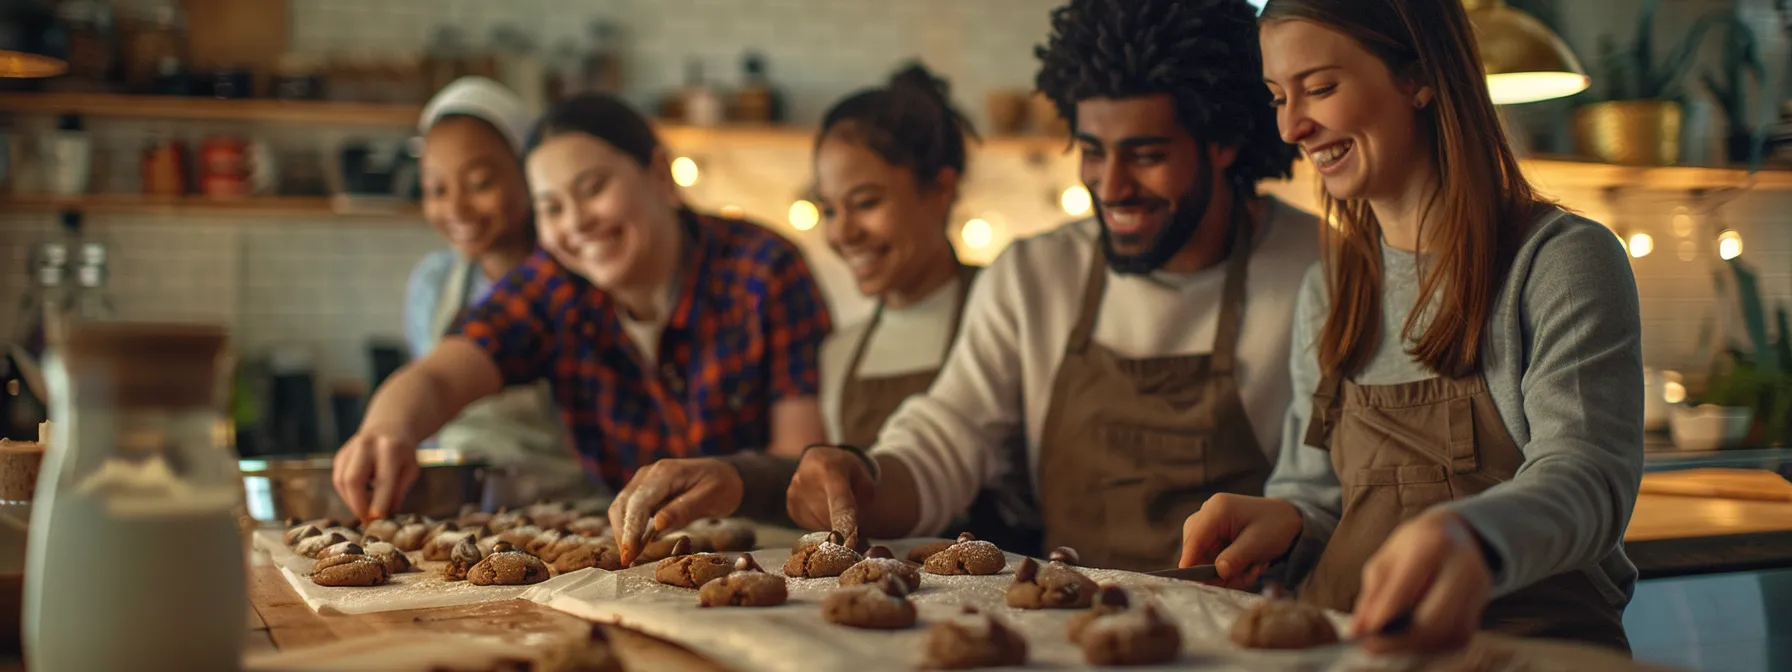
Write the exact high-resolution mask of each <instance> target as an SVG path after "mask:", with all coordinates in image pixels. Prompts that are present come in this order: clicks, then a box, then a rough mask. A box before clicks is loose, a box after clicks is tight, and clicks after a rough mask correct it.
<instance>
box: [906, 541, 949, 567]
mask: <svg viewBox="0 0 1792 672" xmlns="http://www.w3.org/2000/svg"><path fill="white" fill-rule="evenodd" d="M954 543H957V542H951V541H936V542H933V543H930V544H922V545H920V546H916V547H914V548H913V549H910V550H909V552H908V561H909V562H912V563H915V564H917V565H919V564H921V563H924V562H927V559H928V558H931V557H933V556H934V554H936V553H939V552H940V551H943V550H946V549H948V548H951V547H952V544H954Z"/></svg>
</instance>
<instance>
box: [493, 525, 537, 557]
mask: <svg viewBox="0 0 1792 672" xmlns="http://www.w3.org/2000/svg"><path fill="white" fill-rule="evenodd" d="M540 534H541V528H539V527H535V526H533V525H520V526H517V527H512V528H510V529H508V530H505V531H503V532H494V533H493V534H492V535H491V536H484V537H480V538H479V550H481V551H485V554H486V555H491V553H492V547H494V546H496V545H497V544H498V542H500V541H508V542H510V545H511V546H513V547H516V548H523V547H524V546H526V545H528V543H529V542H531V541H534V540H535V537H536V536H538V535H540Z"/></svg>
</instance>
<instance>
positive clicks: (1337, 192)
mask: <svg viewBox="0 0 1792 672" xmlns="http://www.w3.org/2000/svg"><path fill="white" fill-rule="evenodd" d="M1260 24H1261V27H1262V49H1263V63H1264V82H1265V84H1266V85H1267V86H1268V87H1269V89H1270V91H1271V93H1272V95H1273V96H1274V99H1275V104H1276V105H1277V107H1278V108H1279V109H1278V124H1279V125H1280V128H1281V131H1282V135H1283V138H1284V139H1285V140H1287V141H1288V142H1290V143H1293V144H1296V145H1298V146H1299V147H1300V148H1301V149H1302V151H1303V153H1304V154H1306V156H1307V157H1308V159H1309V160H1310V161H1312V163H1313V166H1314V168H1315V170H1316V171H1317V172H1318V173H1319V175H1320V180H1321V182H1322V183H1323V184H1324V187H1325V194H1324V206H1325V211H1326V215H1327V221H1331V222H1333V223H1334V225H1333V226H1332V227H1330V230H1329V231H1326V232H1325V239H1326V245H1325V250H1324V257H1323V262H1322V263H1321V264H1319V265H1318V266H1316V267H1315V268H1314V270H1313V271H1312V272H1311V273H1309V275H1308V277H1307V279H1306V282H1305V285H1304V288H1303V292H1302V295H1301V297H1300V304H1299V306H1300V307H1299V308H1298V309H1297V311H1296V319H1295V334H1294V338H1295V350H1294V351H1293V353H1292V355H1291V363H1290V370H1291V372H1292V377H1293V384H1294V392H1295V395H1296V402H1295V403H1294V405H1293V408H1291V409H1290V411H1289V414H1288V424H1287V431H1286V432H1284V437H1285V440H1284V442H1283V446H1282V450H1281V453H1280V455H1279V457H1278V464H1277V465H1276V469H1275V473H1274V475H1273V476H1272V477H1271V478H1270V482H1269V485H1268V487H1267V490H1266V494H1267V495H1268V497H1265V498H1257V497H1239V496H1230V495H1219V496H1216V497H1214V498H1213V499H1212V500H1210V501H1209V502H1208V504H1207V505H1206V506H1204V507H1203V508H1202V510H1201V511H1200V512H1198V513H1196V514H1195V515H1193V516H1191V517H1190V518H1189V519H1188V521H1187V522H1186V524H1185V526H1184V535H1183V557H1182V564H1183V565H1184V566H1190V565H1196V564H1205V563H1213V564H1215V565H1217V569H1218V570H1219V573H1220V576H1221V577H1222V581H1224V582H1226V583H1229V584H1232V585H1244V584H1249V583H1252V582H1255V581H1257V580H1259V579H1267V580H1274V581H1281V582H1285V583H1287V584H1289V585H1291V586H1294V587H1296V588H1297V592H1298V595H1299V597H1301V598H1302V599H1303V600H1306V601H1309V602H1312V603H1315V604H1318V605H1321V606H1325V607H1330V608H1334V609H1339V610H1344V611H1352V612H1354V628H1355V630H1356V631H1357V632H1358V633H1361V634H1366V635H1368V636H1369V640H1368V644H1369V646H1370V648H1372V649H1377V650H1389V649H1413V648H1442V647H1451V646H1457V645H1460V644H1462V643H1464V642H1466V641H1467V640H1468V638H1469V637H1470V636H1471V635H1472V634H1473V633H1474V631H1475V630H1477V629H1480V628H1485V629H1489V630H1494V631H1500V632H1505V633H1508V634H1514V635H1519V636H1532V637H1551V638H1563V639H1573V640H1579V641H1583V642H1588V643H1593V644H1598V645H1603V646H1609V647H1613V648H1617V649H1621V650H1626V651H1627V650H1628V642H1627V640H1626V639H1625V636H1624V629H1623V624H1622V615H1623V611H1624V607H1625V605H1626V604H1627V603H1628V602H1629V599H1630V595H1631V593H1632V589H1633V587H1634V586H1635V583H1636V576H1637V575H1636V569H1635V567H1634V566H1633V565H1632V564H1631V563H1630V561H1629V560H1628V559H1627V558H1626V557H1625V555H1624V551H1623V548H1622V544H1621V541H1622V538H1623V533H1624V528H1625V526H1626V523H1627V522H1628V520H1629V517H1630V513H1631V508H1632V506H1633V505H1634V503H1635V500H1636V494H1637V487H1638V484H1639V482H1640V479H1641V472H1642V461H1643V460H1642V457H1643V450H1642V433H1643V429H1642V398H1643V393H1642V388H1643V381H1642V355H1641V333H1640V325H1639V320H1638V309H1637V295H1636V281H1635V278H1634V277H1633V275H1632V274H1631V270H1630V266H1629V261H1628V259H1627V258H1626V256H1625V254H1624V251H1623V249H1622V246H1621V245H1620V244H1619V242H1618V241H1617V240H1616V238H1615V237H1614V236H1613V235H1612V234H1611V233H1610V232H1609V231H1608V230H1607V229H1605V228H1604V227H1603V226H1601V225H1599V224H1597V223H1595V222H1592V221H1589V220H1587V219H1584V218H1582V217H1579V216H1577V215H1574V214H1571V213H1568V212H1565V211H1563V210H1562V209H1561V208H1559V207H1557V206H1555V205H1554V204H1553V203H1550V202H1549V201H1547V200H1545V199H1544V198H1543V197H1541V196H1539V195H1538V194H1537V193H1536V192H1535V191H1534V190H1533V189H1532V187H1531V186H1530V185H1529V184H1528V183H1527V182H1526V181H1525V178H1524V175H1523V174H1522V172H1520V169H1519V164H1518V160H1517V158H1516V157H1515V156H1514V154H1513V152H1512V150H1511V148H1510V147H1509V146H1508V145H1507V143H1506V140H1505V136H1504V134H1503V132H1502V130H1501V127H1500V124H1499V118H1498V115H1497V113H1496V112H1495V110H1494V107H1493V104H1492V102H1491V100H1490V99H1489V96H1488V93H1487V89H1486V84H1485V80H1484V79H1483V75H1482V70H1481V66H1480V58H1479V54H1478V48H1477V46H1476V43H1475V36H1474V33H1473V31H1472V29H1471V28H1470V26H1469V23H1468V18H1467V15H1466V14H1465V12H1464V11H1463V9H1462V6H1461V4H1460V3H1457V2H1454V1H1445V2H1440V1H1438V0H1369V1H1362V0H1354V1H1348V2H1347V1H1344V0H1270V1H1269V2H1268V3H1267V5H1266V6H1265V7H1264V10H1263V13H1262V16H1261V18H1260ZM1303 395H1310V397H1311V403H1310V404H1308V403H1303V402H1302V401H1300V398H1301V397H1302V396H1303ZM1400 616H1410V617H1411V620H1410V624H1411V625H1410V629H1407V630H1405V631H1404V632H1397V633H1390V632H1387V631H1386V630H1384V627H1385V626H1387V625H1388V624H1390V623H1393V622H1396V621H1397V620H1405V619H1399V618H1398V617H1400Z"/></svg>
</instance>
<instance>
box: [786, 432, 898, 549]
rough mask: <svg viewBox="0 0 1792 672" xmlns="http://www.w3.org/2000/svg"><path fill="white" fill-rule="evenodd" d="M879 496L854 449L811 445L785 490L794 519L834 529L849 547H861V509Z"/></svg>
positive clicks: (815, 527)
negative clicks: (844, 538) (844, 537)
mask: <svg viewBox="0 0 1792 672" xmlns="http://www.w3.org/2000/svg"><path fill="white" fill-rule="evenodd" d="M876 496H877V485H876V484H875V483H873V482H872V480H871V471H870V470H869V469H867V468H865V463H864V461H862V460H860V459H859V456H857V455H855V454H853V453H852V452H851V451H847V450H843V449H840V448H832V447H827V446H817V447H815V448H810V449H809V450H808V451H807V452H805V453H804V454H803V461H802V462H801V463H799V464H797V467H796V476H795V477H793V478H791V479H790V489H789V490H788V491H786V493H785V507H786V508H787V509H788V513H789V514H790V519H791V521H793V522H795V523H796V524H797V525H800V526H802V528H803V529H806V530H834V531H837V532H839V533H841V534H843V535H845V536H846V544H847V547H848V548H859V547H860V545H859V511H860V510H861V509H863V508H866V507H867V505H869V504H870V503H871V502H872V501H873V500H874V499H875V498H876Z"/></svg>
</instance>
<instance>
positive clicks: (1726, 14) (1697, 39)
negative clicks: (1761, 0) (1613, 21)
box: [1593, 0, 1759, 100]
mask: <svg viewBox="0 0 1792 672" xmlns="http://www.w3.org/2000/svg"><path fill="white" fill-rule="evenodd" d="M1659 4H1660V3H1659V0H1643V7H1642V13H1641V14H1640V15H1639V16H1638V18H1637V26H1636V34H1635V35H1634V36H1633V37H1632V38H1631V43H1630V45H1629V46H1628V47H1623V48H1620V47H1618V46H1617V43H1616V42H1615V40H1614V39H1613V38H1612V37H1611V36H1610V35H1602V36H1600V38H1599V54H1598V57H1597V60H1596V61H1595V63H1597V64H1598V66H1597V67H1595V68H1594V73H1593V74H1594V76H1593V81H1594V82H1596V83H1603V84H1604V89H1605V97H1604V99H1605V100H1678V99H1680V98H1682V97H1683V96H1684V94H1685V86H1684V80H1685V78H1686V74H1687V72H1688V71H1689V70H1691V69H1692V66H1693V61H1694V60H1695V56H1696V55H1697V53H1696V52H1697V51H1698V48H1699V45H1701V44H1703V43H1704V41H1705V35H1706V34H1707V33H1710V32H1711V30H1712V29H1713V28H1716V27H1718V26H1720V25H1725V24H1726V23H1729V22H1734V21H1738V19H1736V16H1735V14H1734V13H1733V12H1732V11H1730V10H1727V9H1720V10H1712V11H1711V12H1709V13H1707V14H1705V15H1704V16H1702V17H1700V18H1699V19H1698V20H1697V21H1694V22H1693V24H1692V27H1691V28H1689V29H1687V32H1686V35H1685V36H1683V37H1682V38H1681V40H1680V42H1679V44H1676V45H1675V46H1674V47H1673V48H1672V49H1671V50H1670V52H1669V53H1670V54H1671V55H1670V56H1669V57H1668V58H1667V59H1666V60H1664V61H1657V60H1656V58H1655V46H1656V45H1655V15H1656V10H1657V7H1658V5H1659ZM1731 34H1732V36H1734V35H1737V34H1738V33H1737V32H1736V31H1735V30H1732V31H1731ZM1741 34H1746V35H1748V36H1749V38H1750V39H1751V40H1752V38H1753V35H1754V34H1753V33H1752V32H1749V31H1748V30H1747V29H1746V27H1744V29H1743V30H1742V31H1741ZM1732 41H1734V40H1732ZM1726 46H1727V45H1726ZM1756 52H1757V54H1758V52H1759V49H1756Z"/></svg>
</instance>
